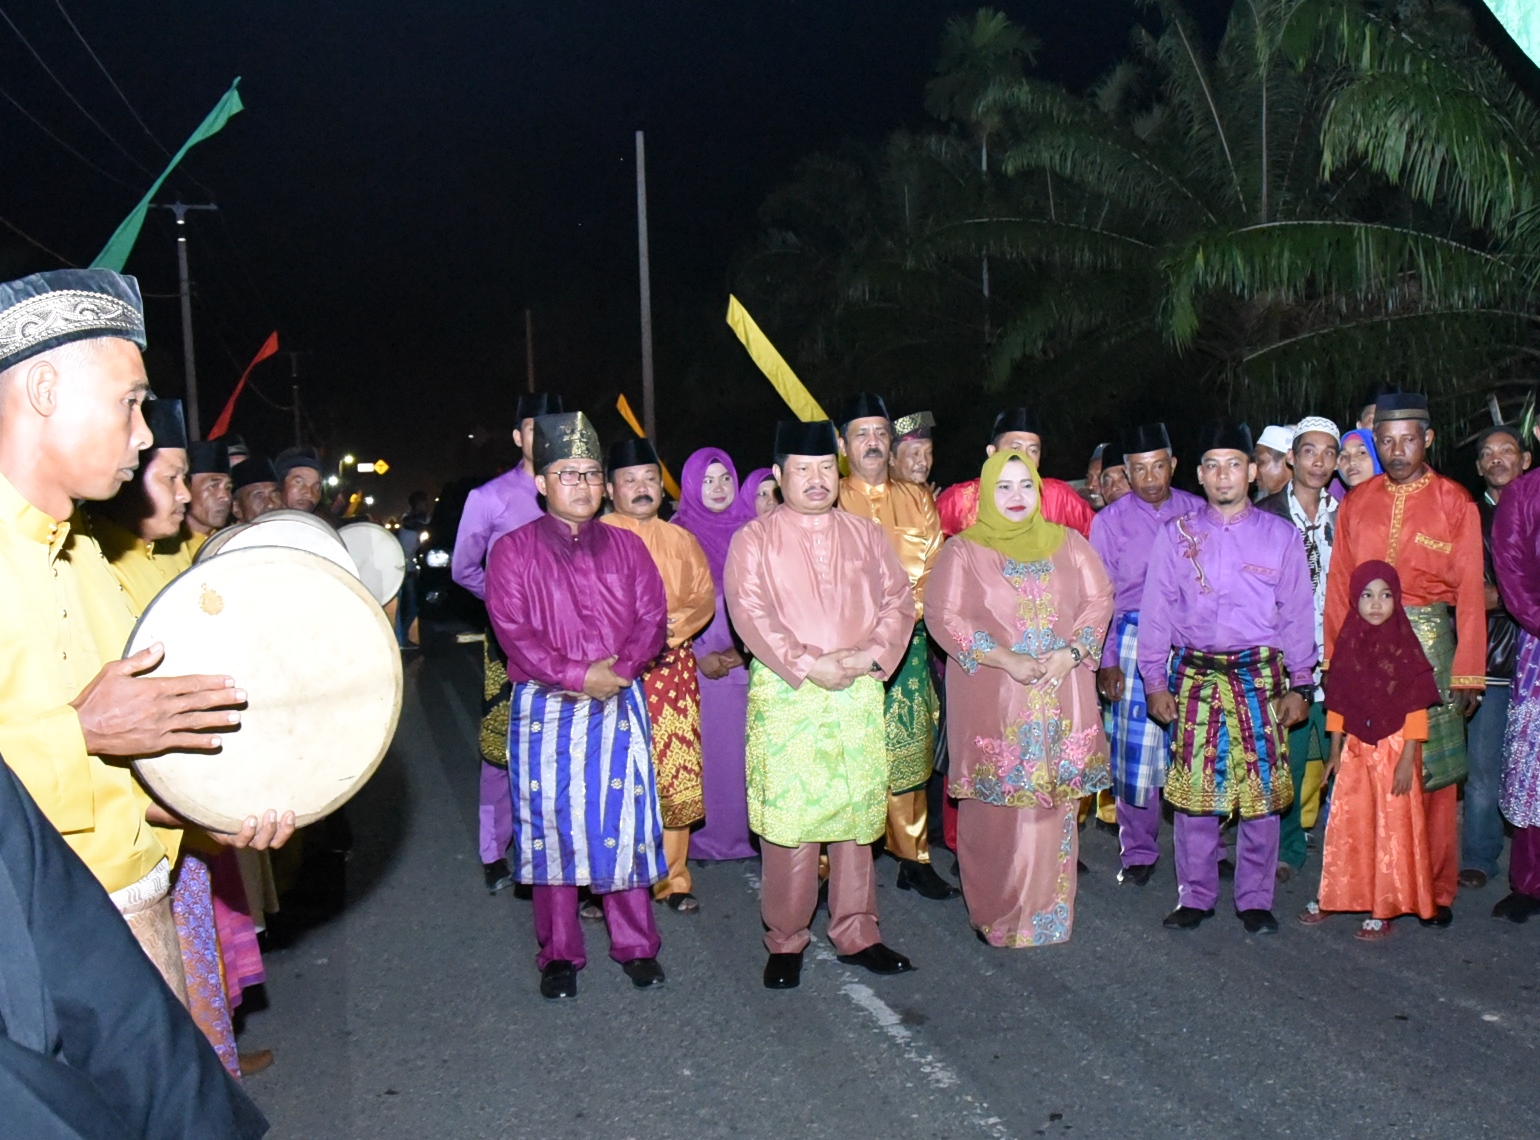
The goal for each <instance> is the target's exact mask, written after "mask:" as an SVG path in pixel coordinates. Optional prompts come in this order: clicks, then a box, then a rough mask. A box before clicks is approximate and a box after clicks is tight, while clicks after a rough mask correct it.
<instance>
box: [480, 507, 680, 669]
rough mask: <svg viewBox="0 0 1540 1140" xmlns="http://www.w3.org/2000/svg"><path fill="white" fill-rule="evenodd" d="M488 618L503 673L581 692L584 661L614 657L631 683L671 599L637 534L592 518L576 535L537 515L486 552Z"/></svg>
mask: <svg viewBox="0 0 1540 1140" xmlns="http://www.w3.org/2000/svg"><path fill="white" fill-rule="evenodd" d="M486 585H487V615H488V617H490V618H491V619H492V629H493V631H494V632H495V633H496V634H497V641H498V644H499V645H501V646H502V647H503V652H504V653H506V654H507V655H508V679H509V680H511V681H513V682H515V683H517V682H519V681H538V682H539V683H540V684H542V685H549V686H550V687H552V688H555V689H566V690H568V691H569V692H573V693H579V692H582V691H583V681H584V678H585V677H586V676H587V674H588V667H589V666H590V665H592V664H593V663H594V662H595V661H603V660H604V659H605V658H607V657H615V658H616V659H617V660H616V661H615V672H616V673H618V674H619V675H620V676H621V677H624V678H626V679H627V680H635V679H636V678H637V677H639V676H641V674H642V669H643V668H644V667H645V666H646V665H647V663H648V662H649V661H651V660H652V659H653V658H654V657H656V656H657V655H658V654H659V653H660V652H661V651H662V649H663V643H664V641H665V639H666V638H667V636H668V598H667V597H666V596H665V595H664V593H663V579H662V577H661V576H659V574H658V568H657V566H655V565H654V564H653V561H652V555H650V554H648V553H647V547H646V546H645V545H643V543H642V540H641V539H639V538H637V537H636V535H634V534H632V533H631V532H630V531H628V530H622V529H621V528H620V527H614V526H605V525H604V524H603V523H601V522H599V520H598V519H591V520H589V521H588V522H586V523H584V524H583V525H582V526H581V527H579V528H578V532H577V533H576V534H573V533H572V529H571V528H570V527H569V526H568V525H567V524H566V523H564V522H562V521H561V520H560V519H558V518H554V517H553V516H551V515H541V516H540V518H539V519H538V520H537V521H535V522H532V523H530V524H529V525H528V526H523V527H520V528H519V529H518V530H516V531H513V532H512V533H511V534H505V535H504V536H503V537H502V538H500V539H498V540H497V542H496V543H494V544H493V546H492V553H491V556H490V557H489V558H488V559H487V578H486Z"/></svg>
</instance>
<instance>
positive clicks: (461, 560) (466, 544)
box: [449, 467, 544, 601]
mask: <svg viewBox="0 0 1540 1140" xmlns="http://www.w3.org/2000/svg"><path fill="white" fill-rule="evenodd" d="M543 513H544V512H542V511H541V510H540V502H539V499H538V498H537V492H536V490H535V477H534V476H533V475H526V474H525V473H524V468H523V467H515V468H514V469H513V470H512V471H505V472H504V473H503V474H501V475H499V476H498V477H497V478H496V479H492V480H489V481H488V482H486V483H483V484H482V485H481V486H479V487H477V488H476V489H475V490H474V491H472V492H471V493H470V495H469V496H468V497H467V498H466V500H465V511H464V513H463V514H461V515H460V533H459V534H457V535H456V536H455V552H454V562H453V563H452V564H451V566H450V570H449V573H450V576H451V577H452V578H454V580H455V581H456V582H458V583H459V584H460V585H462V586H464V587H465V588H466V589H467V590H469V591H470V592H471V593H473V594H475V595H476V596H477V597H478V598H480V599H481V600H482V601H485V600H486V597H487V590H486V571H485V569H484V566H485V564H486V559H487V551H489V550H491V549H492V544H493V543H494V542H496V541H497V540H498V539H500V538H502V537H503V535H505V534H507V533H509V532H510V531H515V530H518V529H519V528H520V527H521V526H523V525H524V524H525V523H527V522H534V521H535V520H536V519H538V518H539V517H540V516H541V514H543Z"/></svg>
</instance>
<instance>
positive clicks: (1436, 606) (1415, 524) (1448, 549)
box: [1325, 392, 1487, 926]
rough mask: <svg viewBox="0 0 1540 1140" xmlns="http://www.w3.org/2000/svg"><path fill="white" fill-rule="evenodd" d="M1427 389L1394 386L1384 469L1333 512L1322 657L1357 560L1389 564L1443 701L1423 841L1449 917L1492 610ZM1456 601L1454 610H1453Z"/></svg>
mask: <svg viewBox="0 0 1540 1140" xmlns="http://www.w3.org/2000/svg"><path fill="white" fill-rule="evenodd" d="M1431 422H1432V421H1431V417H1430V416H1429V414H1428V398H1427V397H1426V396H1424V395H1422V394H1420V393H1417V392H1387V393H1385V394H1384V395H1381V396H1379V397H1378V399H1377V402H1376V403H1375V409H1374V448H1375V450H1376V451H1377V452H1378V453H1379V457H1380V463H1381V465H1382V466H1383V467H1384V468H1385V472H1384V474H1382V475H1376V476H1374V477H1373V478H1372V479H1370V480H1368V481H1367V482H1365V483H1361V484H1359V485H1358V486H1357V487H1355V488H1354V490H1353V494H1351V495H1349V496H1348V497H1347V498H1345V499H1344V500H1343V501H1342V506H1341V508H1340V509H1339V510H1338V512H1337V540H1336V543H1335V544H1334V546H1333V547H1332V559H1331V573H1330V574H1329V575H1328V576H1327V581H1326V629H1325V634H1326V661H1327V668H1328V669H1330V668H1331V651H1332V647H1333V646H1334V645H1335V644H1336V640H1337V634H1338V632H1339V631H1340V630H1341V629H1342V622H1343V620H1344V619H1345V618H1346V616H1347V612H1348V608H1349V607H1350V606H1353V605H1356V604H1357V603H1356V599H1354V598H1350V597H1349V596H1348V594H1349V592H1350V590H1349V586H1350V583H1351V582H1352V579H1353V571H1354V570H1355V569H1356V568H1357V567H1358V564H1359V563H1360V562H1365V561H1368V560H1370V559H1379V560H1381V561H1384V562H1389V563H1390V564H1391V565H1392V566H1394V567H1395V568H1396V572H1397V574H1399V575H1400V577H1401V597H1402V600H1403V603H1404V604H1405V607H1406V615H1407V617H1409V618H1410V619H1411V622H1412V628H1413V629H1415V630H1416V631H1417V638H1418V640H1419V641H1421V642H1422V648H1423V650H1424V651H1425V652H1426V653H1427V655H1428V660H1429V661H1430V662H1431V663H1432V665H1433V674H1434V676H1435V677H1436V678H1437V680H1438V687H1439V690H1440V692H1442V693H1443V695H1444V703H1443V704H1441V705H1438V706H1436V707H1434V708H1431V709H1429V710H1428V739H1427V741H1426V742H1425V743H1424V744H1423V746H1422V786H1423V790H1424V791H1425V792H1427V793H1428V794H1427V795H1426V796H1425V797H1424V798H1423V809H1424V811H1425V812H1426V813H1427V817H1428V849H1429V855H1430V856H1431V857H1432V860H1433V901H1434V902H1435V903H1436V904H1437V905H1438V914H1437V917H1435V918H1433V919H1420V920H1419V921H1422V922H1423V923H1424V924H1425V925H1430V926H1448V925H1449V923H1450V922H1452V921H1453V920H1454V912H1453V911H1452V910H1451V909H1450V908H1451V907H1452V906H1453V905H1454V897H1455V894H1456V892H1457V891H1458V889H1459V875H1460V842H1459V823H1458V813H1459V803H1458V795H1459V788H1458V784H1459V782H1460V781H1461V780H1463V779H1465V775H1466V759H1465V720H1466V718H1467V717H1468V716H1470V715H1471V714H1472V713H1473V712H1475V711H1476V707H1477V703H1478V701H1479V699H1480V696H1481V692H1482V690H1483V689H1485V688H1486V655H1487V613H1486V591H1485V587H1484V576H1483V573H1482V569H1483V568H1482V543H1481V516H1480V515H1479V514H1478V513H1477V511H1476V504H1475V502H1474V501H1473V500H1472V499H1471V496H1470V492H1469V491H1467V490H1466V489H1465V488H1464V487H1462V486H1460V485H1459V484H1458V483H1456V482H1455V481H1454V480H1452V479H1446V478H1445V477H1444V476H1442V475H1439V474H1437V473H1436V472H1435V471H1434V470H1433V469H1432V468H1431V467H1429V466H1428V448H1429V447H1431V446H1432V444H1433V429H1432V427H1431V426H1430V425H1431ZM1451 608H1452V609H1453V610H1454V614H1453V617H1452V618H1451V615H1450V610H1451Z"/></svg>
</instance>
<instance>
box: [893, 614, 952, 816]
mask: <svg viewBox="0 0 1540 1140" xmlns="http://www.w3.org/2000/svg"><path fill="white" fill-rule="evenodd" d="M939 716H940V703H939V702H938V701H937V700H936V686H935V683H934V682H933V681H932V680H931V676H930V639H929V638H928V637H927V636H926V633H925V624H924V623H923V622H921V623H920V624H919V625H917V626H915V627H914V636H913V637H911V638H910V639H909V651H908V652H907V653H905V654H904V660H903V663H902V664H901V665H899V667H898V671H897V672H896V673H894V674H893V676H892V677H891V678H890V679H889V680H888V684H887V692H886V694H885V695H884V697H883V706H882V718H883V731H884V735H885V736H886V738H887V753H888V791H890V792H892V793H893V794H894V795H898V794H900V793H902V792H912V791H914V789H916V788H922V787H924V786H925V784H926V781H928V780H929V779H930V774H931V772H933V771H934V770H935V765H936V721H937V718H938V717H939Z"/></svg>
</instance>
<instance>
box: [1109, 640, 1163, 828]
mask: <svg viewBox="0 0 1540 1140" xmlns="http://www.w3.org/2000/svg"><path fill="white" fill-rule="evenodd" d="M1113 636H1115V637H1116V638H1117V647H1118V668H1120V669H1122V670H1123V699H1122V700H1120V701H1118V702H1117V704H1114V705H1109V706H1107V708H1106V709H1104V710H1103V711H1102V724H1103V726H1104V727H1105V728H1106V730H1107V743H1108V744H1109V745H1110V746H1111V753H1112V792H1113V794H1114V795H1115V796H1117V798H1118V799H1120V800H1122V801H1123V802H1124V803H1126V804H1133V805H1134V806H1135V807H1148V806H1149V803H1150V795H1151V793H1152V792H1153V793H1155V794H1156V795H1157V796H1158V795H1159V792H1158V791H1157V789H1159V788H1161V787H1163V786H1164V785H1165V783H1166V758H1167V757H1168V756H1169V755H1170V754H1171V730H1170V729H1167V728H1162V727H1161V726H1160V725H1158V724H1156V723H1155V722H1154V721H1153V720H1151V719H1150V714H1149V710H1148V708H1147V707H1146V705H1145V699H1144V678H1143V677H1141V676H1140V675H1139V615H1138V613H1127V614H1119V615H1118V620H1117V621H1116V622H1115V623H1114V628H1113Z"/></svg>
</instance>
